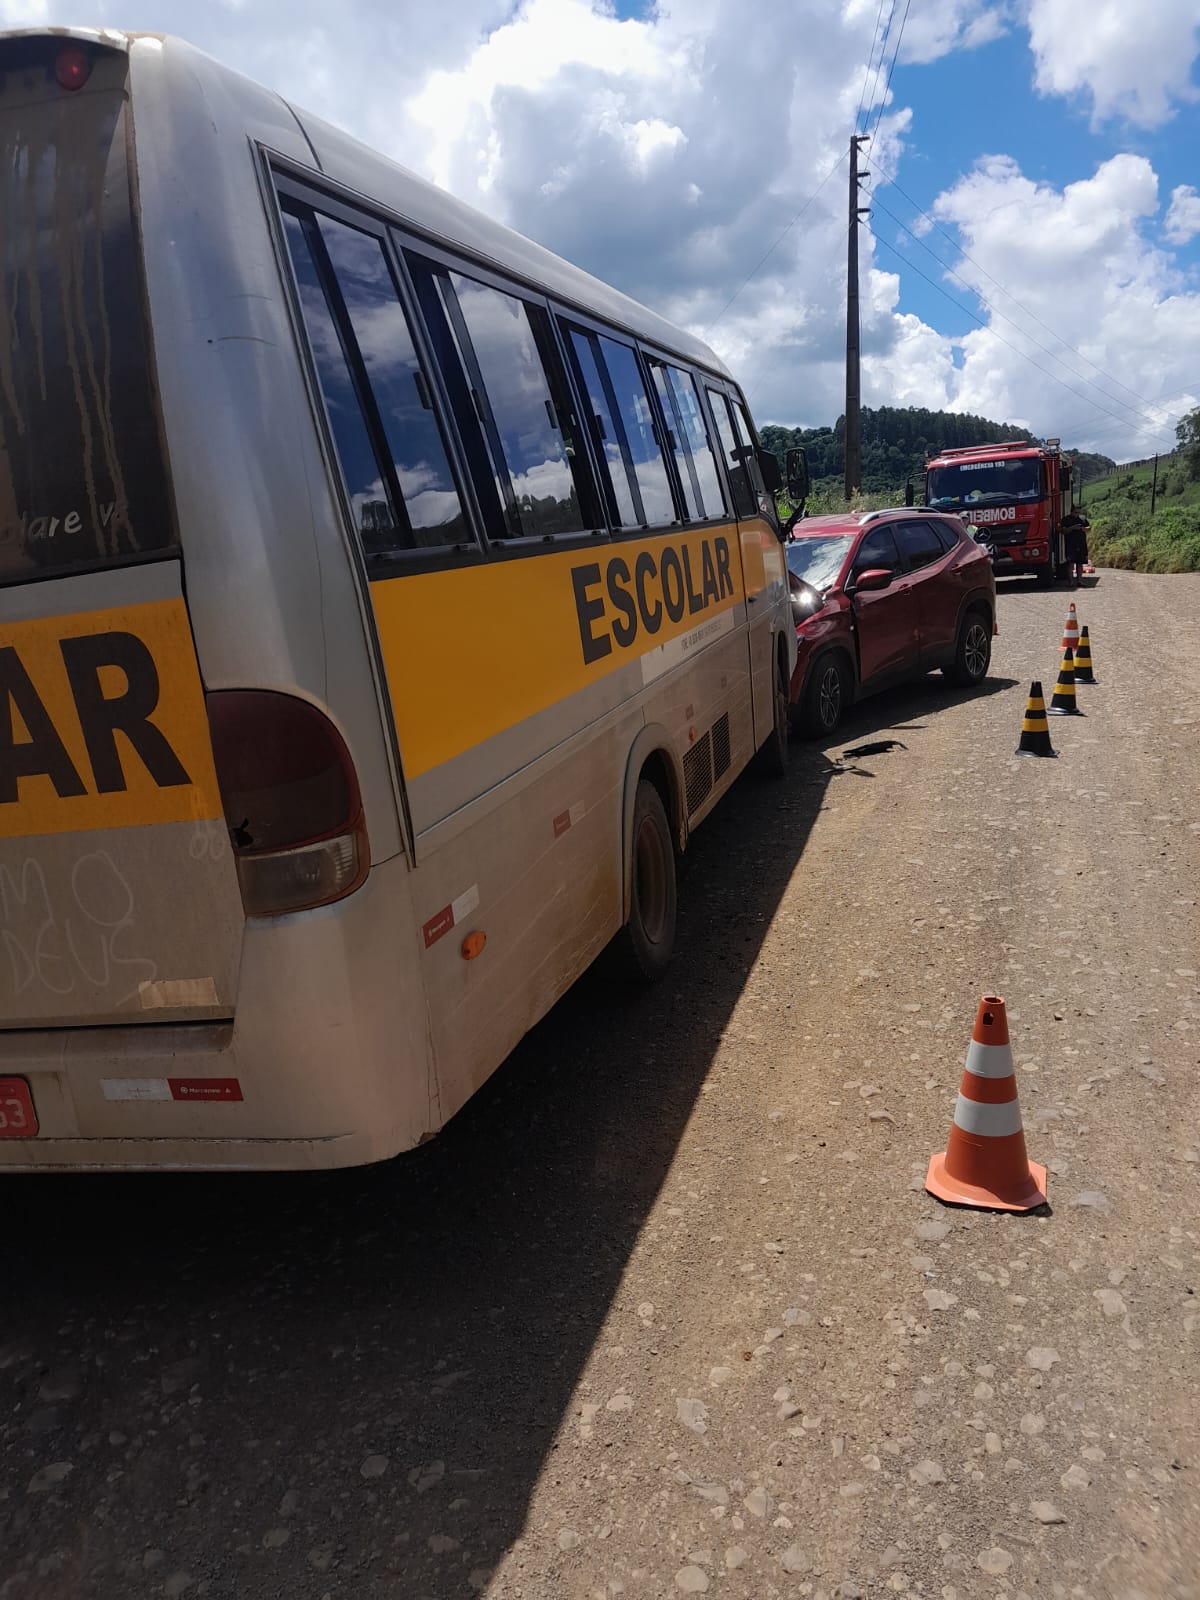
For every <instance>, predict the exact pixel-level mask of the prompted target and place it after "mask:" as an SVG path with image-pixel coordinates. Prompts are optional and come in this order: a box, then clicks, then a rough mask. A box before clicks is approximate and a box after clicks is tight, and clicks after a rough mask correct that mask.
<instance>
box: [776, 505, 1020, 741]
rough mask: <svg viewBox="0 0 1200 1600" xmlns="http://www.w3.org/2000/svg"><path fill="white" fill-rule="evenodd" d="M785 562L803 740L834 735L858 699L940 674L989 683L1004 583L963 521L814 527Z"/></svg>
mask: <svg viewBox="0 0 1200 1600" xmlns="http://www.w3.org/2000/svg"><path fill="white" fill-rule="evenodd" d="M786 554H787V564H788V584H789V587H790V588H791V593H792V614H793V616H794V617H795V620H796V638H797V643H798V645H799V654H798V656H797V660H796V670H795V672H794V674H793V675H792V686H791V701H792V719H793V721H794V722H795V723H796V725H797V726H798V727H799V729H800V731H801V732H802V733H807V734H810V735H814V736H817V737H820V736H822V735H828V734H831V733H832V732H833V730H834V729H835V728H836V727H837V725H838V722H839V720H840V719H841V716H842V713H843V712H844V711H845V710H846V709H847V708H848V707H849V706H850V705H851V704H852V703H853V702H854V701H855V700H857V699H858V698H859V697H860V696H861V695H866V694H873V693H874V692H875V690H876V689H884V688H887V687H888V686H889V685H890V684H894V683H898V682H900V681H901V680H902V679H904V678H914V677H919V676H920V675H921V674H922V673H925V672H930V671H932V670H933V668H934V667H941V668H942V670H943V671H944V672H945V673H946V674H947V675H948V676H949V677H950V678H952V679H953V680H954V682H955V683H961V684H965V685H967V686H970V685H973V684H976V683H980V682H982V680H983V679H984V678H986V676H987V671H988V667H989V665H990V664H991V659H992V632H993V629H994V626H995V618H996V579H995V576H994V575H993V572H992V564H991V562H990V561H989V560H988V556H987V552H986V550H984V549H983V548H982V547H981V546H980V545H978V544H976V543H975V541H974V539H972V538H971V536H970V535H969V534H968V532H967V530H966V527H965V526H964V524H963V522H962V521H961V520H960V518H958V517H955V516H949V515H947V514H946V513H944V512H943V513H934V512H930V511H925V510H920V509H918V508H916V507H911V508H909V509H905V510H898V511H868V512H864V513H862V514H852V513H847V514H846V515H844V516H831V517H810V518H808V519H807V520H806V521H803V522H800V523H798V524H797V525H796V528H795V529H794V531H793V533H792V536H791V538H790V539H789V541H788V544H787V547H786Z"/></svg>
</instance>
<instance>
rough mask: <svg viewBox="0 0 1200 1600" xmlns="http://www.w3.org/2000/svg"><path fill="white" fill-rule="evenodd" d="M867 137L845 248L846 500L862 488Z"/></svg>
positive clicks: (854, 146) (853, 156)
mask: <svg viewBox="0 0 1200 1600" xmlns="http://www.w3.org/2000/svg"><path fill="white" fill-rule="evenodd" d="M866 143H867V136H866V134H863V133H857V134H855V135H854V136H853V138H852V139H851V140H850V231H849V235H848V239H847V247H846V480H845V491H846V499H847V500H849V499H850V498H851V497H852V496H853V495H854V494H855V493H856V492H857V491H858V490H859V489H861V488H862V425H861V419H860V416H859V412H860V409H861V401H862V391H861V389H860V386H859V348H858V219H859V217H860V216H865V215H866V213H867V211H868V210H869V209H870V208H869V207H868V206H860V205H859V203H858V184H859V177H858V147H859V145H860V144H866Z"/></svg>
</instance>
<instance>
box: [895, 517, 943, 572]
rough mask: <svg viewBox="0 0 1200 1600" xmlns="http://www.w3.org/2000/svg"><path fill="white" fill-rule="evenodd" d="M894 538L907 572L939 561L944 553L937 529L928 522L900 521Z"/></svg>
mask: <svg viewBox="0 0 1200 1600" xmlns="http://www.w3.org/2000/svg"><path fill="white" fill-rule="evenodd" d="M896 540H897V542H898V544H899V546H900V553H901V555H902V556H903V557H904V564H905V568H906V570H907V571H909V572H915V571H916V570H917V569H918V568H919V567H927V566H928V565H929V564H930V562H931V561H940V560H941V558H942V556H943V555H944V554H945V551H944V550H943V549H942V542H941V540H940V539H939V538H938V536H937V530H936V529H935V528H934V527H933V526H932V525H931V524H930V523H929V522H916V521H913V522H901V523H900V524H899V525H898V526H897V528H896Z"/></svg>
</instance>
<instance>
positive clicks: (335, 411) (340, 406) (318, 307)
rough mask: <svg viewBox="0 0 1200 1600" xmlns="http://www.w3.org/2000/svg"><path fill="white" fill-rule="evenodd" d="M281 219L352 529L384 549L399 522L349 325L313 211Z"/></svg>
mask: <svg viewBox="0 0 1200 1600" xmlns="http://www.w3.org/2000/svg"><path fill="white" fill-rule="evenodd" d="M283 225H284V231H285V234H286V236H287V244H288V252H289V254H290V256H291V258H292V267H293V269H294V271H295V274H296V283H297V286H298V288H299V291H300V306H301V310H302V312H303V314H304V323H305V326H306V328H307V330H308V338H309V344H310V346H311V348H312V353H313V359H314V361H315V362H316V368H317V377H318V378H319V380H320V385H321V394H322V396H323V398H324V401H325V409H326V412H327V413H328V416H329V426H330V429H331V431H332V433H333V442H334V448H335V450H336V452H337V457H338V461H339V462H340V463H341V468H342V475H343V477H344V478H345V480H346V492H347V494H348V495H349V497H350V507H351V511H352V513H353V517H354V527H355V531H356V532H357V533H358V534H359V535H360V536H361V538H362V542H363V545H364V547H365V548H366V549H367V550H368V551H371V550H373V549H376V548H380V547H382V548H384V549H387V548H388V547H389V546H390V545H391V544H392V543H393V542H394V541H395V540H396V538H397V537H398V534H399V525H398V523H397V518H396V510H395V505H394V503H393V499H392V494H391V491H390V490H389V487H388V483H387V478H388V474H387V473H386V472H385V470H384V467H383V466H382V464H381V456H380V453H379V450H378V448H377V441H376V440H375V439H373V438H372V429H371V426H370V423H369V422H368V420H367V415H366V412H365V410H364V399H365V397H364V395H363V394H362V392H361V387H362V377H361V374H359V375H358V376H357V377H356V374H355V372H354V370H353V367H352V363H351V359H350V354H349V352H348V349H347V338H348V337H349V330H348V329H345V328H340V327H339V325H338V322H337V320H336V319H335V316H334V312H333V310H332V308H331V305H330V299H329V294H328V291H327V288H326V286H325V285H324V284H323V283H322V276H321V273H320V272H319V270H318V267H317V261H316V258H315V256H314V250H313V245H314V239H313V235H314V234H315V231H316V230H315V225H314V223H313V221H312V218H311V214H310V215H309V217H308V219H307V226H306V223H305V221H302V220H301V216H300V215H299V214H297V213H296V212H293V211H291V210H288V211H285V213H284V217H283ZM318 243H319V241H318Z"/></svg>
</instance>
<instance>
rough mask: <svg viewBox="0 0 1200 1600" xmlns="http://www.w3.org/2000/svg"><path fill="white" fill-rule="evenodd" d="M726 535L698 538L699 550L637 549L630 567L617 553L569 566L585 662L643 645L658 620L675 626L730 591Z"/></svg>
mask: <svg viewBox="0 0 1200 1600" xmlns="http://www.w3.org/2000/svg"><path fill="white" fill-rule="evenodd" d="M731 562H732V553H731V551H730V548H729V541H728V539H726V538H724V537H723V536H721V535H717V536H715V537H712V538H706V539H704V540H703V541H702V542H701V544H700V546H699V549H698V550H697V547H696V546H695V545H688V544H684V543H680V544H672V543H665V544H663V545H662V546H661V547H660V548H658V549H656V550H647V549H643V550H641V551H639V552H638V555H637V557H636V558H635V560H634V562H633V567H632V569H631V568H630V565H629V562H628V560H626V558H625V557H624V556H622V555H619V554H614V555H612V556H610V557H609V558H608V559H607V560H606V561H604V562H600V561H587V562H583V563H581V564H580V565H579V566H576V567H572V568H571V584H572V587H573V589H574V594H575V615H576V619H577V621H578V623H579V643H580V646H581V648H582V650H583V659H584V661H585V662H586V663H587V664H588V665H589V666H590V665H591V664H592V663H594V662H597V661H603V660H604V658H605V657H606V656H611V655H612V653H613V646H614V643H615V645H616V647H617V648H618V649H619V650H628V649H630V648H631V647H632V646H633V645H635V644H636V643H638V642H639V639H641V640H642V642H644V644H645V645H646V646H647V647H648V646H649V643H650V641H651V640H652V638H653V636H654V635H655V634H657V633H660V632H661V631H662V627H663V623H664V620H665V621H667V622H669V623H673V624H677V623H679V622H682V620H683V618H684V617H685V616H688V617H694V616H699V615H701V614H702V613H704V612H706V611H708V610H710V609H711V608H712V607H713V606H717V605H720V604H721V602H722V601H725V600H731V599H733V598H734V596H735V594H736V590H735V588H734V582H733V572H732V568H731Z"/></svg>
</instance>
